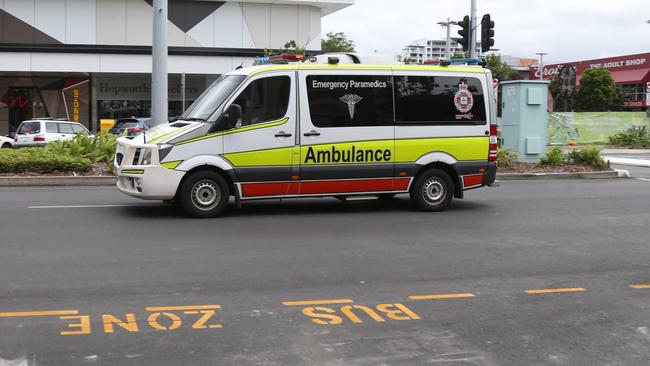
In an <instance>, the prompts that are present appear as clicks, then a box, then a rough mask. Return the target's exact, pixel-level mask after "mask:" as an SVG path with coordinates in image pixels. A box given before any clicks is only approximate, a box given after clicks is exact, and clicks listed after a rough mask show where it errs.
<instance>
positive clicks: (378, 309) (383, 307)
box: [282, 299, 421, 325]
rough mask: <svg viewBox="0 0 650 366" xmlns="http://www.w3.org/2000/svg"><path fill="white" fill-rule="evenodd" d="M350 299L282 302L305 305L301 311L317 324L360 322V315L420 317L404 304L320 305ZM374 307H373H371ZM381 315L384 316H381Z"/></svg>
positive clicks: (382, 320)
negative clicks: (335, 306) (337, 306)
mask: <svg viewBox="0 0 650 366" xmlns="http://www.w3.org/2000/svg"><path fill="white" fill-rule="evenodd" d="M353 302H354V301H353V300H350V299H334V300H306V301H285V302H283V303H282V304H284V305H285V306H307V307H304V308H303V309H302V313H303V314H304V315H305V316H307V318H309V320H310V321H311V322H312V323H314V324H318V325H339V324H343V323H347V322H348V321H349V322H351V323H353V324H362V323H363V320H362V317H364V318H368V319H370V320H373V321H375V322H385V321H386V319H384V317H385V318H387V319H389V320H397V321H404V320H419V319H421V318H420V317H419V316H418V315H417V314H416V313H415V312H413V310H411V309H409V308H408V307H406V306H405V305H404V304H399V303H395V304H378V305H375V306H364V305H343V306H341V307H340V308H338V312H337V309H335V308H334V307H331V306H322V305H335V304H350V303H353ZM308 305H321V306H308ZM373 307H374V308H373ZM382 315H383V316H384V317H382Z"/></svg>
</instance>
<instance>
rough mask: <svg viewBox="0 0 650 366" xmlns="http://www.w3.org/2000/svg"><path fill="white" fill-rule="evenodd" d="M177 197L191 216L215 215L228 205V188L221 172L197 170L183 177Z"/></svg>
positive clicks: (219, 213)
mask: <svg viewBox="0 0 650 366" xmlns="http://www.w3.org/2000/svg"><path fill="white" fill-rule="evenodd" d="M177 198H178V201H179V203H180V204H181V206H182V207H183V209H184V210H185V212H187V214H188V215H190V216H192V217H199V218H206V217H216V216H219V215H221V214H222V213H223V212H224V211H225V209H226V207H227V206H228V201H229V200H230V189H229V188H228V182H226V180H225V179H224V178H223V177H222V176H221V174H219V173H217V172H211V171H199V172H196V173H193V174H192V175H190V176H189V177H188V178H187V179H185V181H184V182H183V184H182V185H181V189H180V190H179V192H178V197H177Z"/></svg>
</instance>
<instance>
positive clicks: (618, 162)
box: [603, 156, 650, 168]
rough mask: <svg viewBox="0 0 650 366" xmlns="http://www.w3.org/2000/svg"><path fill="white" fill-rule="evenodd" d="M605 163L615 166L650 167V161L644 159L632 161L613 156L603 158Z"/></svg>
mask: <svg viewBox="0 0 650 366" xmlns="http://www.w3.org/2000/svg"><path fill="white" fill-rule="evenodd" d="M603 159H605V161H608V162H609V163H610V164H614V165H629V166H640V167H646V168H647V167H650V160H644V159H630V158H613V157H611V156H603Z"/></svg>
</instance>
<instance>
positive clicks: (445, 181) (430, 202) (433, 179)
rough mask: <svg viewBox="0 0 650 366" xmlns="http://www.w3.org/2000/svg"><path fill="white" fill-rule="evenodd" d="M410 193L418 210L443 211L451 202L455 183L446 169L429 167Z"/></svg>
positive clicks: (418, 178) (419, 177) (416, 181)
mask: <svg viewBox="0 0 650 366" xmlns="http://www.w3.org/2000/svg"><path fill="white" fill-rule="evenodd" d="M409 194H410V196H411V202H412V203H413V205H414V206H415V208H417V209H418V210H421V211H442V210H445V209H446V208H447V207H449V205H450V204H451V199H452V198H453V196H454V184H453V183H452V181H451V178H449V174H447V173H446V172H445V171H443V170H440V169H428V170H426V171H424V172H422V174H420V175H419V176H418V177H417V179H416V180H415V182H414V183H413V186H412V187H411V190H410V192H409Z"/></svg>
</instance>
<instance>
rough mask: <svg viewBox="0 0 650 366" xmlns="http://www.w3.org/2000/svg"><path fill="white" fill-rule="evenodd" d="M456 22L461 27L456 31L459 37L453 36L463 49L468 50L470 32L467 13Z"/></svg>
mask: <svg viewBox="0 0 650 366" xmlns="http://www.w3.org/2000/svg"><path fill="white" fill-rule="evenodd" d="M457 24H458V25H459V26H460V28H461V29H460V30H459V31H458V35H460V36H461V38H455V39H456V41H457V42H458V43H459V44H460V45H461V46H463V51H468V50H469V38H470V34H471V33H472V32H471V30H470V24H469V15H465V17H464V18H463V20H461V21H460V22H458V23H457Z"/></svg>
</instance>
